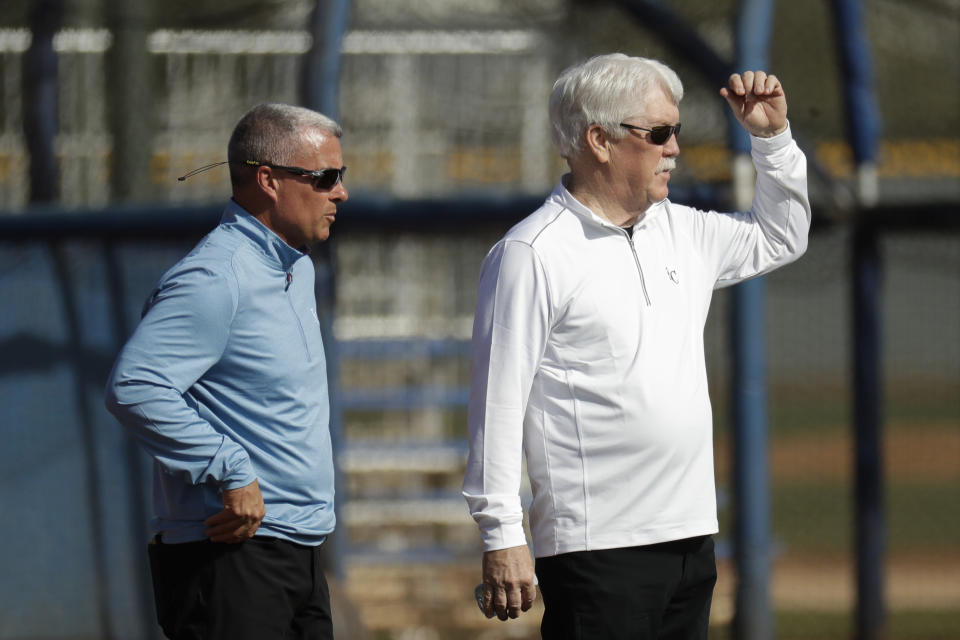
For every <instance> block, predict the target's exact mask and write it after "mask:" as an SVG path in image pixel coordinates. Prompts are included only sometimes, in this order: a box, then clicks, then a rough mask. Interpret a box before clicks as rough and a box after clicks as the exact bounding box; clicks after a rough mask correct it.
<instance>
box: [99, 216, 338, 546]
mask: <svg viewBox="0 0 960 640" xmlns="http://www.w3.org/2000/svg"><path fill="white" fill-rule="evenodd" d="M313 285H314V272H313V264H312V262H311V260H310V258H309V256H308V255H307V254H305V253H302V252H300V251H297V250H296V249H293V248H292V247H290V246H289V245H287V244H286V243H285V242H284V241H283V240H281V239H280V237H279V236H277V235H276V234H275V233H273V232H272V231H271V230H270V229H268V228H267V227H266V226H264V225H263V224H262V223H260V222H259V221H258V220H257V219H256V218H254V217H253V216H251V215H250V214H249V213H247V212H246V211H245V210H244V209H243V208H242V207H240V206H239V205H237V204H236V203H235V202H233V201H231V202H230V204H229V205H228V206H227V208H226V210H225V211H224V214H223V217H222V218H221V221H220V224H219V226H217V227H216V228H215V229H214V230H213V231H211V232H210V233H209V234H208V235H207V236H206V237H205V238H204V239H203V240H201V241H200V243H199V244H198V245H197V246H196V247H194V249H193V250H192V251H191V252H190V253H189V254H188V255H187V256H186V257H185V258H183V259H182V260H181V261H180V262H178V263H177V264H176V265H174V266H173V268H171V269H170V270H169V271H167V273H166V274H164V276H163V277H162V278H161V280H160V282H159V284H158V285H157V287H156V288H155V289H154V291H153V293H152V294H151V296H150V298H149V299H148V301H147V303H146V305H145V307H144V312H143V318H142V320H141V322H140V324H139V326H138V327H137V329H136V331H135V332H134V333H133V335H132V336H131V338H130V340H129V341H128V342H127V344H126V345H125V346H124V348H123V350H122V351H121V353H120V355H119V357H118V358H117V361H116V364H115V365H114V367H113V371H112V372H111V374H110V379H109V381H108V383H107V389H106V405H107V408H108V409H109V410H110V412H111V413H113V415H114V416H116V418H117V419H118V420H119V421H120V422H121V423H122V424H123V425H124V426H125V427H127V428H128V429H130V431H131V433H133V435H134V436H136V438H137V439H138V440H139V441H140V442H141V443H142V444H143V446H144V447H145V448H146V449H147V451H148V452H149V453H150V454H151V455H152V456H153V458H154V515H155V518H154V519H153V522H152V525H153V529H154V531H155V532H156V533H161V534H163V540H164V542H170V543H177V542H189V541H195V540H202V539H204V538H205V536H204V529H205V528H206V527H205V526H204V524H203V521H204V520H205V519H207V518H208V517H210V516H211V515H213V514H215V513H217V512H219V511H220V510H221V509H222V508H223V501H222V499H221V496H220V491H221V490H222V489H236V488H239V487H243V486H246V485H248V484H250V483H251V482H253V481H254V480H255V479H256V480H258V482H259V485H260V491H261V493H262V495H263V500H264V502H265V504H266V511H267V514H266V517H265V518H264V519H263V522H262V524H261V525H260V529H259V530H258V532H257V534H258V535H266V536H274V537H277V538H283V539H286V540H291V541H293V542H296V543H300V544H306V545H317V544H320V543H321V542H323V540H324V538H325V537H326V536H327V535H328V534H329V533H330V532H331V531H333V528H334V512H333V496H334V487H333V478H334V473H333V456H332V452H331V448H330V430H329V399H328V396H327V374H326V362H325V359H324V352H323V344H322V341H321V335H320V324H319V322H318V320H317V313H316V300H315V298H314V288H313Z"/></svg>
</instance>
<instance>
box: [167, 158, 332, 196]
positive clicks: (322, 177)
mask: <svg viewBox="0 0 960 640" xmlns="http://www.w3.org/2000/svg"><path fill="white" fill-rule="evenodd" d="M222 164H229V160H226V161H224V162H214V163H213V164H208V165H206V166H204V167H200V168H199V169H194V170H193V171H191V172H190V173H188V174H186V175H183V176H180V177H179V178H177V180H180V181H181V182H182V181H184V180H186V179H187V178H189V177H190V176H195V175H197V174H198V173H202V172H204V171H206V170H208V169H212V168H214V167H219V166H220V165H222ZM243 164H245V165H248V166H251V167H270V168H271V169H279V170H281V171H286V172H287V173H292V174H294V175H297V176H307V177H308V178H313V188H314V189H317V190H318V191H326V190H328V189H333V188H334V187H335V186H337V185H338V184H340V182H341V181H342V180H343V174H345V173H346V172H347V168H346V167H340V168H339V169H318V170H315V171H311V170H310V169H304V168H302V167H285V166H283V165H282V164H272V163H270V162H258V161H256V160H244V161H243Z"/></svg>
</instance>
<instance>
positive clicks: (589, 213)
mask: <svg viewBox="0 0 960 640" xmlns="http://www.w3.org/2000/svg"><path fill="white" fill-rule="evenodd" d="M569 175H570V174H569V173H568V174H565V175H564V176H563V178H561V179H560V182H559V184H557V186H556V188H555V189H554V190H553V193H551V194H550V196H549V197H548V198H547V200H548V201H552V202H556V203H557V204H559V205H561V206H563V207H564V208H566V209H569V210H570V211H572V212H573V213H575V214H576V215H578V216H579V217H581V218H583V219H584V220H587V221H589V222H592V223H594V224H597V225H599V226H601V227H605V228H607V229H611V230H615V231H620V230H621V228H620V227H618V226H617V225H615V224H613V223H612V222H610V221H609V220H607V219H606V218H602V217H600V216H598V215H597V214H596V213H594V212H593V210H592V209H590V208H589V207H588V206H586V205H585V204H583V203H582V202H580V201H579V200H577V199H576V198H574V197H573V194H571V193H570V192H569V191H567V187H566V186H564V183H565V182H566V181H567V176H569ZM664 202H666V199H664V200H661V201H660V202H654V203H653V204H652V205H650V207H649V208H648V209H647V210H646V212H644V214H643V215H642V216H641V217H640V219H639V220H637V222H636V224H634V225H633V226H634V228H636V226H637V225H638V224H641V223H643V222H647V221H649V220H650V219H651V218H652V217H653V216H654V215H655V214H656V213H657V212H659V210H660V209H661V208H662V207H663V203H664Z"/></svg>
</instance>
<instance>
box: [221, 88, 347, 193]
mask: <svg viewBox="0 0 960 640" xmlns="http://www.w3.org/2000/svg"><path fill="white" fill-rule="evenodd" d="M342 135H343V129H341V127H340V125H339V124H337V122H336V121H334V120H333V119H332V118H328V117H327V116H325V115H323V114H322V113H318V112H316V111H312V110H311V109H306V108H304V107H297V106H294V105H290V104H279V103H265V104H260V105H257V106H256V107H254V108H252V109H250V111H247V113H245V114H244V116H243V117H242V118H240V122H238V123H237V126H236V127H234V129H233V134H232V135H231V136H230V142H229V144H228V145H227V159H228V160H229V161H230V181H231V182H233V183H234V184H242V183H243V182H245V181H246V180H248V179H250V177H251V176H252V172H251V171H250V170H249V167H247V166H246V165H245V164H243V163H244V162H246V161H247V160H255V161H257V162H262V163H269V164H281V165H289V164H292V162H293V157H294V155H296V153H297V152H298V151H299V150H300V149H301V148H302V147H303V145H304V144H305V143H313V144H316V143H319V142H321V141H322V138H324V137H329V136H334V137H337V138H339V137H341V136H342Z"/></svg>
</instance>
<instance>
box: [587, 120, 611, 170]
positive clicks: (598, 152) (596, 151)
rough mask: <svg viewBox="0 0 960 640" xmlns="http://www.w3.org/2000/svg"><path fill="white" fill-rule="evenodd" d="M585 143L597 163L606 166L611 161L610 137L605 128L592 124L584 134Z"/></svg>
mask: <svg viewBox="0 0 960 640" xmlns="http://www.w3.org/2000/svg"><path fill="white" fill-rule="evenodd" d="M584 141H585V142H586V150H587V151H588V152H589V153H590V155H591V156H593V158H594V159H595V160H596V161H597V162H599V163H601V164H606V163H607V162H609V161H610V136H608V135H607V132H606V131H604V129H603V127H601V126H600V125H599V124H596V123H594V124H591V125H590V126H589V127H587V131H586V133H584Z"/></svg>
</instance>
